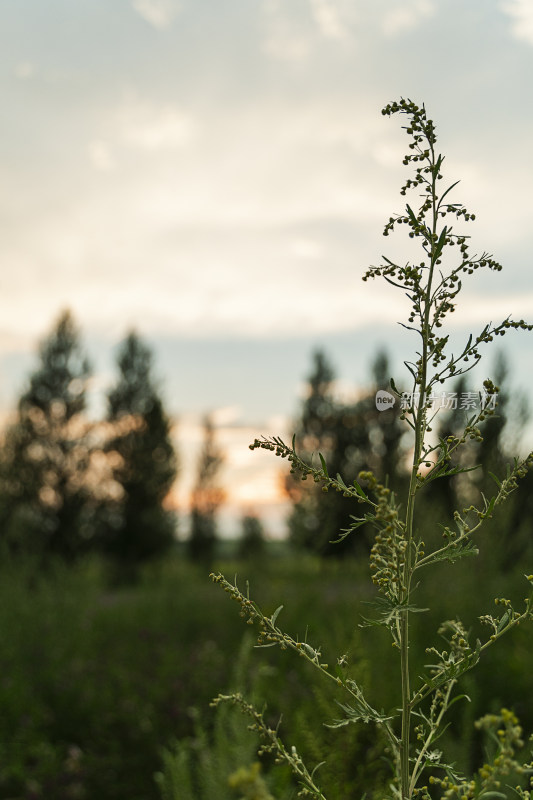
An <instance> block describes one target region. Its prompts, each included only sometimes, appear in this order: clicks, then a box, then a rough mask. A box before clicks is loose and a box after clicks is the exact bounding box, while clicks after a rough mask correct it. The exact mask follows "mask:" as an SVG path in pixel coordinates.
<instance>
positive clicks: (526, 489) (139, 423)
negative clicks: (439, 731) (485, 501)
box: [0, 313, 533, 800]
mask: <svg viewBox="0 0 533 800" xmlns="http://www.w3.org/2000/svg"><path fill="white" fill-rule="evenodd" d="M90 374H91V373H90V364H89V363H88V361H87V359H86V357H85V355H84V353H83V348H82V346H81V343H80V337H79V333H78V331H77V329H76V326H75V324H74V321H73V319H72V317H71V315H70V314H68V313H66V314H64V315H62V316H61V318H60V319H59V321H58V323H57V325H56V326H55V328H54V329H53V331H52V332H51V334H50V335H49V337H48V338H47V339H46V340H45V341H44V342H43V344H42V346H41V349H40V352H39V365H38V367H37V369H36V370H35V372H34V373H33V374H32V375H31V376H30V378H29V381H28V386H27V388H26V389H25V390H24V392H23V394H22V396H21V398H20V400H19V403H18V406H17V411H16V417H15V419H14V420H13V422H12V423H11V424H10V426H9V427H8V428H7V429H6V430H5V431H4V435H3V440H2V448H1V451H0V549H1V556H2V558H1V566H0V631H1V635H0V712H1V713H0V798H5V800H41V799H42V800H44V799H45V798H54V799H56V798H57V800H63V799H64V800H69V799H70V798H72V799H74V798H83V799H85V800H107V798H109V800H111V799H112V800H126V798H127V799H128V800H150V798H161V797H163V798H164V800H168V799H169V798H172V800H174V798H178V797H179V798H182V800H189V798H198V800H203V798H207V797H213V796H214V795H213V786H218V787H219V789H218V790H217V792H218V793H217V797H220V798H228V800H230V799H231V798H236V800H238V798H242V797H243V796H244V797H251V798H253V797H256V798H257V800H258V798H260V797H269V796H272V797H276V798H290V797H294V795H295V787H294V785H293V783H292V781H291V778H290V776H289V775H287V773H286V772H285V771H284V770H282V769H279V768H278V767H274V765H273V764H272V763H270V762H269V760H268V759H263V760H262V764H261V767H260V768H259V767H258V766H257V764H258V759H257V757H256V755H255V741H254V739H253V737H250V736H249V734H248V731H247V730H246V723H245V722H243V720H241V719H240V718H236V716H235V715H236V714H237V713H238V712H236V711H233V710H231V709H225V710H224V711H222V710H217V711H216V712H215V711H214V710H213V709H211V708H210V707H209V703H210V701H211V699H212V698H213V697H214V696H215V695H216V694H217V693H218V692H219V691H225V690H229V689H233V690H240V691H243V692H247V693H248V695H249V696H250V697H251V698H253V699H255V701H256V703H257V704H258V705H259V706H262V705H263V704H266V706H267V711H266V714H267V718H268V720H269V722H270V724H271V725H272V726H275V725H277V724H278V721H279V718H280V715H281V713H283V721H282V725H281V729H280V731H281V735H282V737H283V738H284V740H285V741H286V743H287V744H289V745H290V744H295V745H296V747H297V748H298V750H299V751H300V752H301V754H302V755H303V756H304V758H306V759H307V760H308V762H309V764H310V765H311V766H314V764H316V763H318V762H320V761H322V760H323V758H324V757H326V759H327V763H326V764H325V765H324V766H323V767H321V769H320V773H319V774H320V783H321V786H322V787H323V789H324V791H325V793H326V795H328V794H329V796H331V797H332V798H341V797H348V796H362V795H363V794H364V793H365V792H366V793H367V797H373V796H374V797H376V798H377V797H379V796H380V792H381V789H382V787H383V786H384V785H385V784H386V781H387V777H388V767H387V762H386V753H385V752H384V745H383V742H381V741H380V740H379V738H378V737H377V736H376V731H375V730H374V729H373V728H372V727H370V726H349V727H347V728H341V729H337V730H332V729H328V728H326V727H324V725H323V723H324V722H328V721H330V720H332V719H333V718H335V716H336V706H335V699H336V693H335V688H334V687H333V688H332V687H330V686H328V685H323V684H322V683H321V682H320V681H315V677H314V675H311V674H310V671H309V667H308V665H306V664H305V663H303V662H302V661H301V660H299V659H295V657H294V656H293V655H292V654H291V653H287V652H277V651H276V650H268V651H263V650H259V651H257V650H254V649H253V648H252V644H251V643H252V642H253V637H252V638H250V636H251V634H250V629H248V628H246V627H245V626H243V625H242V620H240V619H239V616H238V613H236V607H235V606H234V605H233V604H232V603H229V602H226V601H225V598H224V597H222V596H220V591H219V589H218V588H217V587H215V586H212V585H211V583H210V582H209V580H208V577H207V574H208V571H209V567H210V566H214V567H215V568H216V569H221V570H222V571H224V572H225V573H226V574H228V575H234V574H237V575H238V576H239V579H240V581H241V583H244V581H245V580H246V579H249V581H250V585H251V594H252V597H253V598H254V599H256V600H257V601H258V602H259V603H260V604H261V605H262V607H263V608H264V609H265V611H266V612H267V613H271V612H273V611H274V609H275V608H277V607H278V606H279V605H280V604H283V605H284V609H283V612H282V616H281V619H280V623H282V625H283V626H284V627H285V628H286V629H287V630H288V631H289V632H290V633H291V634H292V635H294V636H299V637H304V636H305V635H307V636H308V639H309V641H310V642H311V643H313V645H315V646H321V648H322V652H323V654H324V656H325V660H326V661H328V662H329V663H330V664H334V663H335V661H336V659H337V658H339V657H340V656H342V655H346V658H347V661H348V664H349V669H350V670H351V671H352V673H353V674H354V675H357V676H358V678H359V679H360V681H361V682H362V683H363V685H364V686H365V687H366V689H367V692H368V694H369V696H370V700H371V702H373V703H374V704H375V705H377V706H378V707H385V708H386V709H393V708H395V707H396V706H397V703H398V686H397V685H396V682H395V680H394V676H395V675H396V672H397V665H396V663H395V658H396V656H395V653H394V652H392V651H391V648H390V643H389V641H388V640H387V638H386V637H385V636H384V635H382V633H381V631H380V630H379V629H365V630H362V629H361V628H360V627H359V623H360V622H361V616H360V615H361V613H363V614H364V606H361V605H360V601H365V600H368V599H370V598H371V597H372V596H373V594H374V589H373V587H372V584H371V582H370V580H369V574H368V564H367V556H368V552H369V548H370V547H371V543H372V532H371V531H370V530H367V529H364V528H363V529H361V530H360V531H359V532H358V534H357V535H354V536H351V537H348V538H347V539H345V540H344V541H343V542H342V543H341V544H340V545H339V544H337V545H333V544H332V543H331V541H332V540H333V539H335V538H337V537H338V534H339V532H340V531H341V530H342V529H343V528H346V527H347V526H348V524H349V521H350V515H351V514H358V513H359V508H358V507H357V506H356V507H355V508H354V507H352V506H351V504H350V502H349V501H347V500H346V499H345V498H343V497H342V496H341V495H338V494H336V493H328V494H324V493H323V492H322V491H321V490H320V487H318V486H316V485H315V484H313V483H311V482H309V481H307V482H302V481H301V480H296V478H295V476H292V475H285V476H284V481H285V491H286V492H287V494H288V496H289V497H290V498H291V500H292V510H291V513H290V517H289V519H288V531H289V535H288V539H287V541H285V542H276V541H269V540H268V539H267V538H266V537H265V534H264V529H263V524H262V521H261V520H260V519H258V518H257V517H255V516H253V515H247V516H245V517H244V518H243V520H242V524H241V529H240V530H238V531H236V532H235V539H233V540H231V541H226V540H221V539H220V537H219V535H218V530H217V513H218V509H219V508H220V506H221V504H222V503H223V502H224V492H223V489H222V487H221V485H220V480H219V469H220V466H221V464H222V463H223V461H224V453H223V452H222V451H221V449H220V447H219V445H218V444H217V441H216V430H215V428H214V426H213V423H212V420H211V419H210V418H209V417H206V419H205V425H204V443H203V448H202V451H201V454H200V458H199V461H198V464H197V465H196V468H197V472H196V483H195V485H194V489H193V496H192V498H191V500H192V502H191V507H192V514H191V518H190V520H189V536H188V538H187V537H185V536H183V537H182V541H181V542H178V541H177V539H176V529H177V525H178V524H179V525H180V527H181V526H183V521H182V520H177V519H176V516H175V513H174V512H173V511H171V510H169V508H168V506H167V504H166V497H167V495H168V492H169V490H170V488H171V486H172V485H173V483H174V481H175V480H176V478H177V476H178V474H179V469H178V467H179V458H178V454H177V453H176V452H175V450H174V448H173V447H172V444H171V441H170V437H169V420H168V417H167V415H166V412H165V409H164V406H163V402H162V400H161V394H160V391H159V388H158V385H157V382H156V381H155V380H154V377H153V364H152V356H151V353H150V350H149V348H148V346H147V345H146V344H145V343H144V342H143V341H142V340H141V339H140V337H139V336H138V335H137V334H135V333H134V332H132V333H130V334H129V335H128V336H127V337H126V339H125V340H124V342H123V344H122V346H121V348H120V350H119V353H118V357H117V378H116V382H115V384H114V385H113V387H112V388H111V390H110V391H109V394H108V398H107V412H106V417H105V419H104V420H99V421H96V422H95V421H91V420H89V419H88V417H87V414H86V389H87V382H88V380H89V379H90ZM494 375H495V379H496V382H497V383H499V385H500V386H501V390H502V391H501V394H500V405H499V407H498V414H497V416H495V417H494V418H492V419H490V420H489V422H488V423H487V425H486V426H485V431H484V440H483V442H482V443H478V442H472V443H469V444H468V445H467V446H465V448H464V449H463V452H462V455H461V456H460V458H461V465H463V466H475V465H476V464H479V463H482V464H483V465H484V466H483V468H481V469H477V470H474V471H472V472H469V473H464V474H462V475H460V476H457V477H456V478H454V479H453V480H451V481H449V482H447V483H445V482H438V481H436V482H435V483H433V484H432V485H431V487H430V491H428V492H427V493H426V495H425V500H424V501H423V503H422V504H421V506H420V508H419V517H418V525H419V529H420V531H421V532H423V536H424V538H425V539H426V542H427V543H429V542H430V541H434V542H437V541H438V537H440V535H441V534H440V528H439V523H444V524H446V523H448V522H450V520H451V517H452V513H453V510H454V508H462V507H463V506H464V505H465V504H467V505H468V504H470V502H473V501H474V502H475V500H476V498H477V497H479V496H480V494H481V493H484V494H485V495H489V496H490V494H491V492H492V489H491V485H492V484H493V478H492V477H491V474H490V473H494V474H496V475H501V474H504V473H505V469H506V464H507V463H509V462H510V461H511V460H512V454H513V453H514V452H516V450H517V449H518V448H519V447H520V445H521V435H522V431H523V429H524V426H525V424H526V422H527V420H528V412H527V405H526V403H525V401H524V399H523V398H521V397H517V396H516V395H513V392H512V391H511V388H510V378H509V376H508V375H507V373H506V369H505V364H504V363H503V361H502V360H500V361H498V362H497V363H496V364H495V367H494ZM390 377H391V375H390V371H389V365H388V363H387V357H386V355H385V354H384V353H380V354H378V355H377V356H376V358H375V360H374V364H373V367H372V371H371V376H370V379H369V385H368V388H367V389H366V390H362V391H360V392H359V394H358V396H357V397H356V398H355V399H354V398H353V397H352V398H350V399H349V400H346V399H342V398H340V397H339V396H338V395H337V393H336V383H335V374H334V369H333V367H332V366H331V364H330V363H329V360H328V357H327V356H326V354H325V353H323V352H317V353H315V354H314V356H313V360H312V366H311V371H310V374H309V378H308V390H307V394H306V397H305V399H304V401H303V402H302V405H301V408H300V410H299V413H298V417H297V419H296V420H295V422H294V430H295V431H296V441H297V445H298V447H299V450H300V451H301V452H302V453H303V454H304V455H306V456H307V457H309V458H312V457H315V458H316V457H317V453H318V452H321V453H322V454H323V455H324V457H325V458H326V461H327V463H328V467H329V471H330V473H332V474H335V473H336V472H340V473H341V474H342V475H343V477H344V478H345V480H347V481H348V480H353V478H354V477H356V475H357V474H358V472H359V471H360V470H362V469H371V470H373V471H374V472H375V473H376V474H377V475H378V476H379V477H380V478H382V479H387V480H388V482H389V485H390V486H391V488H393V489H394V490H397V491H400V492H401V491H402V488H403V487H404V486H405V482H406V473H405V465H406V462H407V458H408V454H409V448H410V446H411V443H410V439H409V436H408V435H407V436H406V434H405V426H403V425H402V423H401V421H400V420H399V414H398V413H396V412H389V411H387V412H380V411H378V410H377V408H376V404H375V392H376V390H377V389H386V388H387V386H388V383H389V379H390ZM393 377H394V376H393ZM397 382H398V381H397ZM468 390H469V387H468V386H467V384H465V383H463V384H461V385H457V386H456V387H454V391H456V392H457V393H459V394H460V393H462V392H465V391H468ZM463 416H464V415H463ZM462 421H463V420H461V413H460V411H454V412H449V413H442V414H440V415H439V417H438V419H437V421H436V425H435V435H436V436H439V435H440V436H445V435H448V434H449V433H453V432H455V431H456V430H457V429H458V427H459V425H460V423H461V422H462ZM313 454H314V456H313ZM532 503H533V484H532V478H531V476H527V477H526V478H525V479H524V481H523V483H522V486H521V487H520V490H519V491H518V492H516V493H515V494H513V495H512V496H511V497H510V499H509V501H508V503H507V504H506V505H505V506H504V507H503V508H502V509H501V511H500V513H499V514H498V516H497V517H496V518H495V519H494V520H492V521H490V522H489V523H488V524H487V526H486V529H485V531H484V532H483V533H482V534H481V536H480V550H481V552H480V555H479V556H478V557H477V558H476V559H473V560H468V561H467V562H466V563H464V564H459V565H455V566H454V567H453V569H452V568H451V567H450V566H447V565H445V564H444V565H442V566H440V567H439V568H438V569H437V568H434V571H433V573H432V576H431V579H430V580H428V581H427V582H426V584H425V585H423V586H421V587H420V589H419V598H418V605H419V606H420V607H428V608H430V609H431V613H427V614H418V615H416V619H415V620H414V623H413V624H414V626H416V630H415V633H414V636H413V645H412V653H413V659H414V662H415V663H417V664H419V665H420V667H421V668H422V665H423V664H424V662H425V653H424V647H427V646H429V645H435V646H437V645H438V644H439V641H438V636H437V634H436V630H437V628H438V625H439V623H440V622H441V621H443V620H445V619H451V618H454V617H456V616H457V615H459V616H460V617H461V619H462V620H463V622H464V623H465V625H466V627H467V629H471V632H472V637H473V638H475V636H476V635H477V634H478V633H479V630H478V628H479V625H478V623H477V621H476V620H477V617H478V616H479V615H480V614H483V613H490V611H491V607H492V603H493V598H494V597H495V596H505V597H509V598H511V599H513V600H516V602H517V603H518V604H519V603H520V600H521V598H522V596H523V595H524V593H525V581H524V580H523V572H524V571H529V572H531V571H532V570H531V563H532V560H533V532H532V525H531V519H532V518H533V516H532V511H533V509H532ZM527 564H529V565H530V566H529V567H527V566H526V565H527ZM532 641H533V639H532V636H531V630H527V629H526V628H524V629H518V630H517V631H516V632H515V633H513V635H512V636H510V637H509V638H508V639H507V640H506V641H505V642H504V643H502V645H501V646H500V647H495V648H494V650H493V651H489V652H488V653H487V654H486V657H484V659H483V660H482V662H481V664H480V666H479V667H478V668H477V670H476V672H475V675H472V676H470V675H469V674H467V675H465V676H464V678H463V680H462V689H463V691H464V692H465V693H466V694H467V695H468V696H469V701H467V700H464V701H462V702H461V703H457V704H456V705H455V706H454V707H453V713H452V715H451V717H450V727H449V729H448V730H447V732H446V737H445V741H444V740H443V742H442V745H443V747H446V749H447V750H448V752H449V753H450V754H451V760H454V759H455V760H456V762H457V764H458V766H459V768H464V769H466V770H468V769H471V768H472V767H474V766H476V765H478V764H479V761H480V759H482V757H483V745H482V742H481V741H480V739H479V735H478V734H477V733H476V732H475V730H474V728H473V722H474V720H475V719H477V718H478V717H480V716H481V715H482V714H485V713H488V712H497V711H498V710H499V709H500V707H501V706H508V707H512V708H513V709H514V710H515V711H516V713H517V715H518V716H519V718H520V720H521V721H522V723H523V725H524V728H525V729H526V730H528V731H532V730H533V699H532V697H533V696H532V693H531V678H530V675H531V666H530V665H531V663H532V658H533V652H532ZM420 642H423V646H422V645H421V644H419V643H420ZM337 699H342V698H337ZM228 743H230V744H228ZM254 793H255V794H254Z"/></svg>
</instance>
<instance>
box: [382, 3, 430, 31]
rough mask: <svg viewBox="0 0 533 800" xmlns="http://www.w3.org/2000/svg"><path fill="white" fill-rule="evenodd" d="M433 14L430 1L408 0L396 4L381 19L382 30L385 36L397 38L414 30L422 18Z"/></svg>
mask: <svg viewBox="0 0 533 800" xmlns="http://www.w3.org/2000/svg"><path fill="white" fill-rule="evenodd" d="M434 12H435V8H434V5H433V2H432V1H431V0H410V1H409V2H403V3H402V4H401V6H400V5H399V4H398V5H396V7H395V8H393V9H392V10H390V11H388V12H387V13H386V14H385V15H384V18H383V23H382V28H383V33H384V34H385V36H390V37H393V36H397V35H399V34H402V33H405V32H406V31H410V30H412V29H413V28H416V27H417V26H418V25H419V24H420V23H421V22H422V20H423V19H424V18H426V17H430V16H431V15H432V14H433V13H434Z"/></svg>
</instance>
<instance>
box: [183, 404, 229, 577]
mask: <svg viewBox="0 0 533 800" xmlns="http://www.w3.org/2000/svg"><path fill="white" fill-rule="evenodd" d="M223 463H224V456H223V454H222V452H221V450H220V449H219V448H218V446H217V444H216V441H215V428H214V425H213V421H212V419H211V418H210V417H209V416H207V417H205V419H204V442H203V447H202V450H201V452H200V457H199V459H198V472H197V478H196V483H195V486H194V488H193V491H192V495H191V530H190V537H189V542H188V549H189V555H190V557H191V558H192V559H193V560H194V561H200V562H203V563H205V564H209V563H210V562H211V561H212V559H213V555H214V551H215V546H216V541H217V519H216V515H217V511H218V508H219V506H220V505H221V503H223V502H224V497H225V493H224V491H223V489H221V488H220V486H219V485H218V475H219V472H220V469H221V467H222V465H223Z"/></svg>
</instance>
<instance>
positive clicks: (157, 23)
mask: <svg viewBox="0 0 533 800" xmlns="http://www.w3.org/2000/svg"><path fill="white" fill-rule="evenodd" d="M132 6H133V8H134V10H135V11H136V12H137V13H138V14H139V15H140V16H141V17H142V18H143V19H144V20H145V21H146V22H148V23H149V24H150V25H152V26H153V27H154V28H157V29H158V30H164V29H165V28H169V27H170V26H171V25H172V23H173V21H174V19H175V18H176V16H177V15H178V13H179V11H180V5H179V4H178V3H176V2H174V0H133V2H132Z"/></svg>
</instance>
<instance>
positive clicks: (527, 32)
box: [500, 0, 533, 44]
mask: <svg viewBox="0 0 533 800" xmlns="http://www.w3.org/2000/svg"><path fill="white" fill-rule="evenodd" d="M500 7H501V9H502V11H504V12H505V13H506V14H508V15H509V16H510V17H511V19H512V20H513V22H512V25H511V31H512V33H513V35H514V36H515V37H516V38H517V39H523V40H524V41H526V42H528V43H529V44H533V4H532V3H531V0H506V2H504V3H501V6H500Z"/></svg>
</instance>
